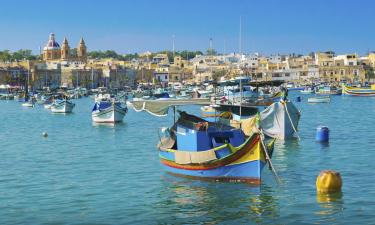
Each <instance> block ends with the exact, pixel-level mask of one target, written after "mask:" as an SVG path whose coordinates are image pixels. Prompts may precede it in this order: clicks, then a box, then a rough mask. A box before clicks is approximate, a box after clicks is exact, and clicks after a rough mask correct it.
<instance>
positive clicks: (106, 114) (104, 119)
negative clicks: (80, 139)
mask: <svg viewBox="0 0 375 225" xmlns="http://www.w3.org/2000/svg"><path fill="white" fill-rule="evenodd" d="M127 111H128V108H127V107H122V106H121V103H120V102H115V101H111V100H102V101H100V102H96V103H95V106H94V108H93V109H92V120H93V121H94V122H95V123H117V122H121V121H122V120H123V119H124V116H125V115H126V113H127Z"/></svg>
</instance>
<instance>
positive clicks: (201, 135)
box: [175, 112, 245, 152]
mask: <svg viewBox="0 0 375 225" xmlns="http://www.w3.org/2000/svg"><path fill="white" fill-rule="evenodd" d="M180 115H181V116H180V118H179V120H178V121H177V122H176V124H175V130H176V132H175V135H176V141H177V146H176V147H177V149H178V150H182V151H191V152H199V151H205V150H209V149H212V148H216V147H219V146H222V145H224V144H226V143H229V144H231V145H233V146H235V147H237V146H239V145H241V144H242V143H244V140H245V136H244V134H243V132H242V130H241V129H236V128H233V127H231V126H227V125H224V124H219V123H210V122H208V121H206V120H204V119H202V118H199V117H196V116H193V115H190V114H187V113H185V112H180Z"/></svg>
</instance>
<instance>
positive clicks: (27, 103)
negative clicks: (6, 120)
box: [22, 100, 35, 108]
mask: <svg viewBox="0 0 375 225" xmlns="http://www.w3.org/2000/svg"><path fill="white" fill-rule="evenodd" d="M34 105H35V104H34V101H32V100H30V101H27V102H24V103H22V106H23V107H30V108H31V107H34Z"/></svg>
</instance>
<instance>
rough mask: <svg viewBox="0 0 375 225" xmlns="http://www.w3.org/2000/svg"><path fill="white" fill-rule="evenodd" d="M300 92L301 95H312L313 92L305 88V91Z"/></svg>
mask: <svg viewBox="0 0 375 225" xmlns="http://www.w3.org/2000/svg"><path fill="white" fill-rule="evenodd" d="M300 92H301V94H307V95H308V94H312V93H314V90H313V89H312V88H310V87H309V88H305V89H303V90H301V91H300Z"/></svg>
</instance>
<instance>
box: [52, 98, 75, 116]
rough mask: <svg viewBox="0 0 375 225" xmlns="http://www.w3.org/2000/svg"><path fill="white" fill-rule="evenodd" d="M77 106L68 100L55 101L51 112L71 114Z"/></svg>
mask: <svg viewBox="0 0 375 225" xmlns="http://www.w3.org/2000/svg"><path fill="white" fill-rule="evenodd" d="M74 106H75V104H74V103H72V102H70V101H69V100H67V99H64V100H60V99H58V100H55V101H54V102H53V103H52V105H51V111H52V112H53V113H71V112H72V111H73V108H74Z"/></svg>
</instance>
